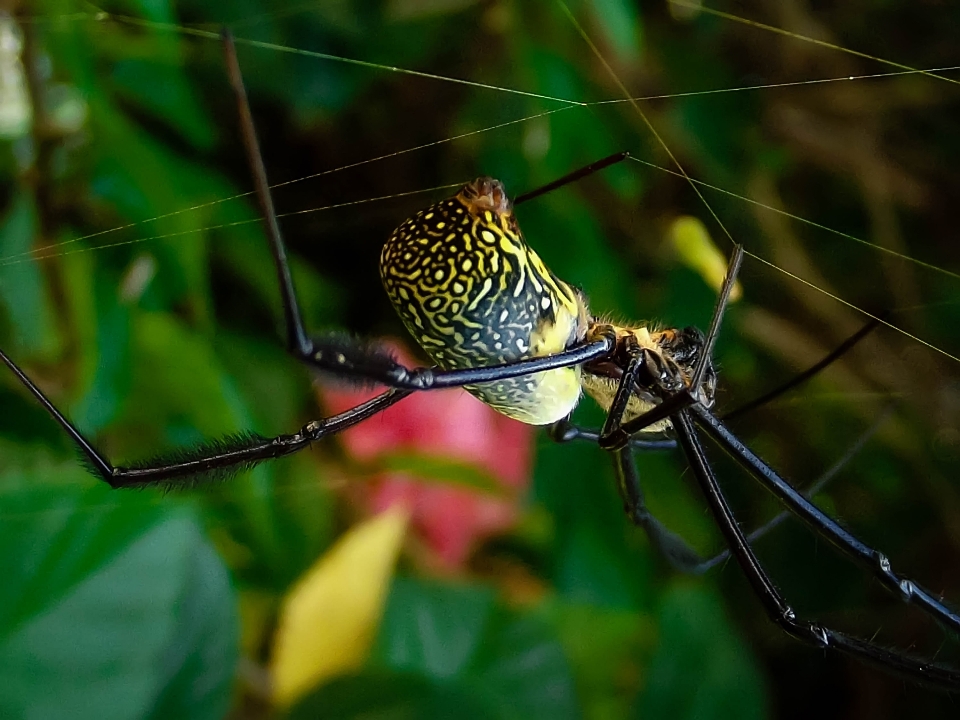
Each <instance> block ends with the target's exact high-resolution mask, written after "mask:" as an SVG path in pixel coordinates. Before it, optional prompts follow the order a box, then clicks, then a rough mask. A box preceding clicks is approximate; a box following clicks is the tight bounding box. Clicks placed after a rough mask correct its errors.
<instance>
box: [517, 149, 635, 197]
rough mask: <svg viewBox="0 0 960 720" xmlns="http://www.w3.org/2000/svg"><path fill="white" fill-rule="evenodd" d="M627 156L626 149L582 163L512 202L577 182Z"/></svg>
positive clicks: (621, 160)
mask: <svg viewBox="0 0 960 720" xmlns="http://www.w3.org/2000/svg"><path fill="white" fill-rule="evenodd" d="M628 157H630V153H629V152H627V151H626V150H622V151H620V152H618V153H614V154H613V155H608V156H607V157H605V158H603V159H601V160H597V161H596V162H592V163H590V164H589V165H584V166H583V167H582V168H578V169H577V170H574V171H573V172H569V173H567V174H566V175H564V176H563V177H561V178H557V179H556V180H554V181H553V182H549V183H547V184H546V185H542V186H540V187H538V188H534V189H533V190H528V191H527V192H525V193H521V194H520V195H517V196H516V197H515V198H514V199H513V204H514V205H520V204H521V203H525V202H528V201H530V200H533V199H534V198H538V197H540V196H541V195H546V194H547V193H549V192H553V191H554V190H557V189H558V188H562V187H563V186H564V185H569V184H570V183H574V182H577V181H578V180H583V178H585V177H588V176H590V175H593V174H594V173H598V172H600V171H601V170H603V169H604V168H608V167H610V166H611V165H616V164H617V163H618V162H623V161H624V160H626V159H627V158H628Z"/></svg>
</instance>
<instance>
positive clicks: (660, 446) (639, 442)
mask: <svg viewBox="0 0 960 720" xmlns="http://www.w3.org/2000/svg"><path fill="white" fill-rule="evenodd" d="M879 326H880V321H879V320H876V319H874V320H870V322H868V323H866V324H865V325H864V326H863V327H861V328H860V329H859V330H857V331H856V332H855V333H854V334H853V335H851V336H850V337H848V338H847V339H846V340H844V341H843V342H842V343H840V344H839V345H837V347H835V348H834V349H833V350H831V351H830V352H829V353H827V354H826V355H824V356H823V357H822V358H821V359H820V360H818V361H817V362H816V363H814V364H813V365H811V366H810V367H808V368H807V369H806V370H804V371H803V372H801V373H800V374H799V375H795V376H794V377H792V378H790V379H789V380H787V381H786V382H785V383H782V384H780V385H778V386H777V387H775V388H773V389H771V390H768V391H767V392H765V393H763V394H762V395H758V396H757V397H755V398H753V399H752V400H748V401H747V402H745V403H744V404H743V405H741V406H739V407H737V408H735V409H733V410H731V411H730V412H728V413H725V414H723V415H721V417H722V418H723V420H724V421H728V420H730V419H731V418H735V417H739V416H740V415H744V414H746V413H749V412H751V411H753V410H754V409H756V408H758V407H760V406H762V405H766V404H767V403H770V402H771V401H773V400H775V399H776V398H778V397H780V396H781V395H783V394H785V393H787V392H789V391H791V390H795V389H796V388H798V387H800V386H801V385H803V384H804V383H806V382H808V381H809V380H810V379H812V378H813V377H815V376H816V375H818V374H820V373H821V372H823V371H824V370H825V369H826V368H828V367H829V366H830V365H832V364H833V363H835V362H836V361H837V360H839V359H840V358H841V357H843V356H844V355H845V354H846V353H847V352H849V351H850V349H851V348H853V347H854V346H855V345H856V344H857V343H859V342H860V341H861V340H862V339H863V338H865V337H866V336H867V335H869V334H870V333H871V332H873V331H874V330H875V329H876V328H878V327H879ZM548 431H549V433H550V437H551V439H553V440H554V441H555V442H559V443H565V442H572V441H574V440H587V441H589V442H599V440H600V431H599V430H589V429H587V428H582V427H580V426H579V425H575V424H573V423H572V422H570V418H563V419H562V420H558V421H557V422H555V423H554V424H553V425H551V426H550V427H549V430H548ZM868 434H872V433H870V432H869V431H868V433H865V436H864V437H863V438H861V439H860V440H858V441H857V442H858V443H862V442H865V441H866V437H867V435H868ZM630 447H632V448H633V449H634V450H642V451H646V450H673V449H674V448H676V447H677V442H676V440H673V439H671V438H660V439H657V440H647V439H642V438H639V437H637V436H636V435H634V436H633V437H631V438H630Z"/></svg>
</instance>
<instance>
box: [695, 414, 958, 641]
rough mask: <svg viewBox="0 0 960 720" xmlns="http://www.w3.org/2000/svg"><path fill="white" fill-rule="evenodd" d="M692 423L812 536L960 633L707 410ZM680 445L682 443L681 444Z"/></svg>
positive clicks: (954, 617)
mask: <svg viewBox="0 0 960 720" xmlns="http://www.w3.org/2000/svg"><path fill="white" fill-rule="evenodd" d="M685 412H688V413H690V416H692V419H693V421H695V422H696V424H697V425H698V426H699V427H700V428H702V429H703V430H704V432H706V433H707V434H708V435H709V436H710V437H712V438H713V439H714V440H715V441H716V442H717V443H718V444H719V445H720V446H721V447H722V448H723V449H724V450H726V451H727V452H728V453H730V455H732V456H733V458H734V459H735V460H736V461H737V462H738V463H740V465H742V466H743V467H744V469H746V470H747V472H749V473H750V474H751V475H753V477H754V478H755V479H756V480H758V481H759V482H760V484H761V485H763V487H765V488H766V489H767V490H769V491H770V492H771V493H773V495H774V496H776V497H777V499H778V500H780V502H782V503H783V504H784V505H786V507H787V508H789V510H790V511H791V512H792V513H793V514H795V515H797V516H798V517H799V518H800V519H801V520H803V521H804V522H805V523H806V524H807V525H808V526H809V527H810V528H811V529H812V530H813V531H814V532H815V533H817V534H818V535H820V536H821V537H823V538H826V539H827V540H829V541H830V542H831V543H833V544H834V545H835V546H836V547H837V548H838V549H839V550H841V551H842V552H843V553H844V554H846V555H848V556H850V557H851V558H852V559H853V560H854V561H856V562H857V563H859V564H860V565H862V566H863V567H865V568H866V569H867V570H869V571H870V572H871V573H872V574H873V575H874V577H876V578H877V580H879V581H880V584H881V585H883V587H885V588H886V589H887V590H889V591H890V592H892V593H894V594H895V595H898V596H899V597H900V598H901V599H902V600H904V601H905V602H909V603H915V604H916V605H918V606H919V607H920V609H922V610H923V611H924V612H925V613H927V614H928V615H931V616H932V617H934V618H936V619H937V620H939V621H940V622H942V623H943V624H945V625H947V626H948V627H949V628H950V629H951V630H953V631H954V632H960V614H958V613H957V611H956V610H953V609H951V608H950V607H948V606H947V605H946V604H945V603H944V602H942V601H941V600H939V599H938V598H937V597H936V596H934V595H933V594H932V593H931V592H929V591H928V590H925V589H924V588H922V587H920V586H919V585H918V584H917V583H915V582H913V581H912V580H908V579H906V578H903V577H901V576H900V575H898V574H897V573H895V572H894V571H893V568H892V567H891V565H890V561H889V559H887V557H886V555H884V554H883V553H881V552H879V551H878V550H874V549H873V548H871V547H870V546H868V545H866V544H864V543H863V542H861V541H860V540H858V539H857V538H856V537H854V536H853V535H852V534H851V533H850V532H848V531H847V530H845V529H844V528H843V527H842V526H841V525H840V524H839V523H838V522H837V521H835V520H834V519H833V518H831V517H830V516H829V515H827V514H826V513H824V512H823V511H822V510H820V509H819V508H818V507H817V506H816V505H814V504H813V503H812V502H810V501H809V500H808V499H807V498H806V497H804V495H803V494H802V493H800V492H799V491H797V490H796V489H795V488H794V487H793V486H792V485H790V483H788V482H787V481H786V480H784V479H783V478H782V477H780V475H778V474H777V473H776V472H775V471H774V470H773V469H772V468H771V467H770V466H769V465H767V464H766V463H765V462H763V460H761V459H760V458H759V457H757V455H755V454H754V453H753V451H752V450H750V448H748V447H747V446H746V445H745V444H744V443H743V442H742V441H740V440H739V439H738V438H737V437H736V436H735V435H734V434H733V433H732V432H730V430H728V429H727V427H726V426H725V425H724V424H723V423H722V422H720V420H718V419H717V418H716V417H714V416H713V415H712V414H711V413H710V412H709V411H708V410H706V409H704V408H703V407H701V406H698V405H695V406H693V407H691V408H690V409H689V410H688V411H685ZM681 444H683V441H681Z"/></svg>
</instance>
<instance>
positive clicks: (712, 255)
mask: <svg viewBox="0 0 960 720" xmlns="http://www.w3.org/2000/svg"><path fill="white" fill-rule="evenodd" d="M670 239H671V240H672V241H673V247H674V248H675V249H676V251H677V253H678V254H679V255H680V259H681V261H682V262H683V263H684V265H686V266H687V267H689V268H690V269H691V270H693V271H694V272H696V273H697V274H698V275H700V277H702V278H703V279H704V280H705V281H706V283H707V285H709V286H710V287H712V288H713V289H714V290H716V291H718V292H719V290H720V286H721V285H723V276H724V275H725V274H726V272H727V259H726V258H725V257H724V256H723V254H722V253H721V252H720V250H718V249H717V246H716V245H714V243H713V239H712V238H711V237H710V233H709V232H708V231H707V228H706V226H704V224H703V223H702V222H700V221H699V220H698V219H697V218H695V217H690V216H689V215H684V216H681V217H678V218H677V219H676V220H674V221H673V225H671V226H670ZM742 294H743V288H741V287H740V283H739V282H737V283H735V284H734V286H733V292H731V293H730V300H731V301H733V300H739V299H740V296H741V295H742Z"/></svg>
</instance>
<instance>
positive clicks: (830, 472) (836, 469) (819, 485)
mask: <svg viewBox="0 0 960 720" xmlns="http://www.w3.org/2000/svg"><path fill="white" fill-rule="evenodd" d="M893 408H894V405H893V404H892V403H891V404H890V405H889V406H887V408H886V410H884V411H883V412H882V413H880V415H879V417H877V419H876V420H874V421H873V423H872V424H871V425H870V427H868V428H867V429H866V430H864V431H863V433H861V435H860V437H858V438H857V439H856V441H854V443H853V444H852V445H851V446H850V447H848V448H847V450H846V452H844V453H843V455H841V456H840V458H839V459H838V460H837V461H836V462H835V463H833V465H831V466H830V467H829V468H827V470H826V472H824V473H823V474H822V475H821V476H820V477H818V478H817V479H816V480H814V481H813V483H811V484H810V487H808V488H805V489H804V490H803V496H804V497H805V498H807V499H808V500H812V499H813V497H814V496H815V495H817V494H818V493H820V492H822V491H823V490H824V489H825V488H826V487H827V485H829V484H830V483H831V482H832V481H833V479H834V478H835V477H837V475H839V474H840V471H841V470H843V469H844V468H845V467H846V466H847V465H849V464H850V462H851V461H852V460H853V458H854V457H856V456H857V455H858V454H859V453H860V451H861V450H863V448H864V447H865V446H866V444H867V443H868V442H869V441H870V438H872V437H873V436H874V435H876V434H877V431H878V430H879V429H880V426H881V425H883V424H884V423H885V422H886V421H887V420H889V419H890V416H891V415H892V414H893ZM791 517H794V515H793V513H792V512H790V511H789V510H781V511H780V512H779V513H777V514H776V515H774V516H773V517H772V518H770V519H769V520H767V522H765V523H764V524H763V525H761V526H760V527H758V528H757V529H756V530H753V531H752V532H751V533H750V534H749V535H747V540H748V541H749V542H750V543H751V544H752V543H754V542H756V541H757V540H759V539H760V538H762V537H764V536H766V535H768V534H769V533H770V532H771V531H773V530H775V529H776V528H778V527H779V526H780V525H782V524H783V523H784V521H785V520H787V519H788V518H791ZM729 558H730V549H729V548H728V549H726V550H724V551H722V552H719V553H717V554H716V555H714V556H713V557H711V558H709V559H708V560H704V561H703V562H701V563H700V564H699V565H698V566H696V567H694V568H693V569H691V571H690V572H692V573H695V574H701V573H705V572H707V571H708V570H711V569H712V568H714V567H716V566H717V565H719V564H720V563H722V562H725V561H726V560H728V559H729Z"/></svg>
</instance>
